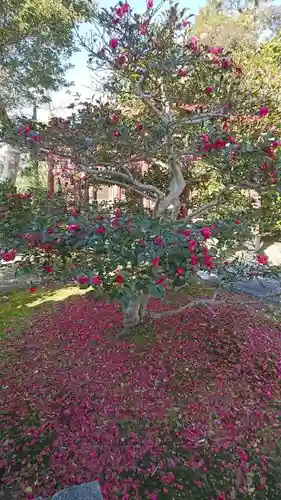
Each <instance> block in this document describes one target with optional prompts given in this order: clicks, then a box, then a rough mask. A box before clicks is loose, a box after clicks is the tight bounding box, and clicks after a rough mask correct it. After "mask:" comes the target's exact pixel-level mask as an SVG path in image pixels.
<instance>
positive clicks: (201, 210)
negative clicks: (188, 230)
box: [184, 182, 262, 222]
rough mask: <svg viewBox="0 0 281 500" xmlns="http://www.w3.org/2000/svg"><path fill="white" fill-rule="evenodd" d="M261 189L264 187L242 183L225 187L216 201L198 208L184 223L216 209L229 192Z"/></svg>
mask: <svg viewBox="0 0 281 500" xmlns="http://www.w3.org/2000/svg"><path fill="white" fill-rule="evenodd" d="M261 188H262V186H259V185H258V184H251V183H249V182H241V184H237V185H234V186H229V187H225V188H223V189H222V190H221V192H220V193H219V194H218V196H217V197H216V198H215V199H214V200H211V201H209V202H208V203H205V205H202V206H201V207H199V208H197V209H196V210H194V211H193V212H191V213H190V214H188V216H187V217H186V218H185V220H184V222H187V221H189V220H191V219H194V218H196V217H199V216H200V215H202V214H203V213H205V212H207V211H208V210H210V208H213V207H216V206H217V205H218V204H219V203H220V201H221V198H222V196H223V195H224V194H225V193H227V192H228V191H233V190H234V189H254V190H256V191H259V190H261Z"/></svg>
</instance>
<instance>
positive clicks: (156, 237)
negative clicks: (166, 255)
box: [154, 236, 164, 245]
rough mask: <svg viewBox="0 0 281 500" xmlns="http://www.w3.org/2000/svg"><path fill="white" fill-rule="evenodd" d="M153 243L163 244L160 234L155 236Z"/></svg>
mask: <svg viewBox="0 0 281 500" xmlns="http://www.w3.org/2000/svg"><path fill="white" fill-rule="evenodd" d="M154 243H155V244H156V245H163V243H164V241H163V238H161V236H155V238H154Z"/></svg>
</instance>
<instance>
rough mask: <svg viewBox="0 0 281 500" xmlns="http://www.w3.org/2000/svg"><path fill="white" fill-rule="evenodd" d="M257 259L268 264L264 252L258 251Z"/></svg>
mask: <svg viewBox="0 0 281 500" xmlns="http://www.w3.org/2000/svg"><path fill="white" fill-rule="evenodd" d="M257 261H258V263H259V264H262V265H264V264H268V256H267V255H266V254H265V253H259V254H258V255H257Z"/></svg>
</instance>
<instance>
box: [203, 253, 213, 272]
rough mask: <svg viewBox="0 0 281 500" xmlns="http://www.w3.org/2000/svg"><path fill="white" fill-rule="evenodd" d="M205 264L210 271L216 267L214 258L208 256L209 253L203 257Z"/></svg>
mask: <svg viewBox="0 0 281 500" xmlns="http://www.w3.org/2000/svg"><path fill="white" fill-rule="evenodd" d="M203 262H204V264H205V266H206V267H208V268H209V269H212V267H214V264H213V257H212V256H211V255H208V254H207V253H205V255H204V256H203Z"/></svg>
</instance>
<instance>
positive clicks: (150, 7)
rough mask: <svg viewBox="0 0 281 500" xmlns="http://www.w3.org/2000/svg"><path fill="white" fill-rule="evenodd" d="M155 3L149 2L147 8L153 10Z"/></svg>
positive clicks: (148, 0)
mask: <svg viewBox="0 0 281 500" xmlns="http://www.w3.org/2000/svg"><path fill="white" fill-rule="evenodd" d="M153 5H154V2H153V0H147V2H146V6H147V8H148V9H153Z"/></svg>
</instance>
